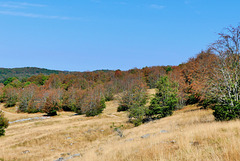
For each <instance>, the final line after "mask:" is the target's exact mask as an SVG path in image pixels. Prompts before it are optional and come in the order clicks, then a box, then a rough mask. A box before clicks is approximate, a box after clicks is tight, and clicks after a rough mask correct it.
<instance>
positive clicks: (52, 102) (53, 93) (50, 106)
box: [43, 88, 63, 116]
mask: <svg viewBox="0 0 240 161" xmlns="http://www.w3.org/2000/svg"><path fill="white" fill-rule="evenodd" d="M62 96H63V90H62V89H60V88H59V89H52V90H49V91H48V97H47V99H46V102H45V105H44V107H43V112H46V113H47V115H49V116H55V115H57V111H59V110H60V107H61V100H62Z"/></svg>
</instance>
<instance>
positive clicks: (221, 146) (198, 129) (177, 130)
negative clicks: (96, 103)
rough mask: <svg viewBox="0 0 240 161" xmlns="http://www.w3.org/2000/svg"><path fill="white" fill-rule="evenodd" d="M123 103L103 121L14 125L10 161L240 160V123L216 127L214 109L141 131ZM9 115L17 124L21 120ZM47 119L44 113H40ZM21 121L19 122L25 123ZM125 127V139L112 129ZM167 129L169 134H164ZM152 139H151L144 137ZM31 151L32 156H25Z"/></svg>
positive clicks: (2, 142) (5, 148) (60, 119)
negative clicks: (67, 160)
mask: <svg viewBox="0 0 240 161" xmlns="http://www.w3.org/2000/svg"><path fill="white" fill-rule="evenodd" d="M117 106H118V102H117V101H110V102H107V108H106V109H105V110H104V112H103V114H101V115H100V116H97V117H91V118H87V117H84V116H72V115H73V113H66V112H63V113H60V115H58V116H56V117H52V118H50V119H47V120H36V121H27V122H22V123H15V124H11V125H10V126H9V128H8V129H7V131H6V136H4V137H1V138H0V158H2V159H4V160H7V161H8V160H24V161H28V160H34V161H35V160H56V159H58V158H60V157H68V156H71V155H72V154H78V153H80V154H81V155H82V156H81V157H76V158H73V159H72V160H84V161H91V160H93V161H95V160H97V161H98V160H103V161H132V160H134V161H135V160H136V161H148V160H149V161H150V160H161V161H162V160H163V161H165V160H166V161H169V160H171V161H172V160H176V161H178V160H180V161H181V160H182V161H188V160H196V161H201V160H202V161H208V160H209V161H210V160H211V161H212V160H215V161H228V160H229V161H230V160H231V161H232V160H233V161H234V160H236V161H237V160H239V158H240V153H239V151H240V149H239V147H240V121H230V122H216V121H214V117H213V115H212V111H211V110H200V108H199V107H195V106H187V107H185V108H184V109H182V110H180V111H176V112H175V113H174V115H173V116H171V117H167V118H163V119H161V120H157V121H153V122H150V123H147V124H144V125H141V126H139V127H133V126H132V125H131V124H129V123H127V120H128V119H127V114H126V113H124V112H120V113H117V112H116V109H117ZM10 113H11V115H10V114H6V116H7V117H10V118H11V119H12V120H14V118H15V119H16V118H18V117H19V116H18V115H21V117H22V115H27V116H28V117H31V116H32V115H30V116H29V115H28V114H16V113H12V112H10ZM36 115H41V114H36ZM21 117H19V118H21ZM113 122H115V124H116V126H119V125H124V129H123V133H124V135H125V137H123V138H120V137H119V136H118V135H117V133H116V132H115V131H114V130H113V129H111V128H110V126H111V125H112V123H113ZM161 130H167V131H168V133H161V132H160V131H161ZM145 134H150V136H149V137H148V138H141V136H143V135H145ZM26 150H28V151H29V153H26V154H24V153H22V152H23V151H26Z"/></svg>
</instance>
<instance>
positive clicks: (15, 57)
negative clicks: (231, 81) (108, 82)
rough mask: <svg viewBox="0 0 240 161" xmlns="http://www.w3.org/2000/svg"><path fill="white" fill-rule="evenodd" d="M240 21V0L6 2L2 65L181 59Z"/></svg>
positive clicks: (67, 66)
mask: <svg viewBox="0 0 240 161" xmlns="http://www.w3.org/2000/svg"><path fill="white" fill-rule="evenodd" d="M239 22H240V1H239V0H10V1H8V0H0V67H6V68H13V67H41V68H48V69H57V70H68V71H92V70H97V69H112V70H116V69H121V70H128V69H131V68H135V67H136V68H142V67H145V66H158V65H178V64H181V63H183V62H186V61H187V60H188V59H189V58H190V57H193V56H196V54H198V53H199V52H201V51H202V50H206V49H207V47H208V46H209V45H210V44H211V43H213V42H214V41H216V40H217V39H218V33H220V32H223V29H224V28H225V27H228V26H230V25H232V26H237V25H239Z"/></svg>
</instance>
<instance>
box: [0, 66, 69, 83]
mask: <svg viewBox="0 0 240 161" xmlns="http://www.w3.org/2000/svg"><path fill="white" fill-rule="evenodd" d="M41 73H42V74H44V75H50V74H59V73H69V72H67V71H59V70H49V69H44V68H36V67H24V68H0V82H4V80H6V79H7V78H9V77H17V78H18V79H21V78H25V77H31V76H33V75H38V74H41Z"/></svg>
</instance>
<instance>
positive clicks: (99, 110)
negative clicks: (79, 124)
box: [86, 98, 106, 117]
mask: <svg viewBox="0 0 240 161" xmlns="http://www.w3.org/2000/svg"><path fill="white" fill-rule="evenodd" d="M92 103H93V104H95V107H94V108H89V109H88V110H87V111H86V116H87V117H89V116H96V115H98V114H100V113H102V111H103V110H104V108H106V104H105V99H104V98H101V100H100V102H98V101H97V102H92Z"/></svg>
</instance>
